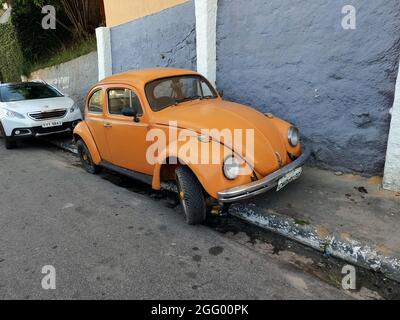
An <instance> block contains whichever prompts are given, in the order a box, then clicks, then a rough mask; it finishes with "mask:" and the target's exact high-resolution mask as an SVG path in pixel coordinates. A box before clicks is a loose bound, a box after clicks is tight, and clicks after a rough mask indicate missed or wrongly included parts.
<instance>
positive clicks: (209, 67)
mask: <svg viewBox="0 0 400 320" xmlns="http://www.w3.org/2000/svg"><path fill="white" fill-rule="evenodd" d="M195 6H196V42H197V44H196V45H197V71H198V72H199V73H201V74H202V75H204V76H205V77H206V78H208V80H210V81H211V83H213V84H214V85H215V82H216V79H217V45H216V41H217V10H218V0H195Z"/></svg>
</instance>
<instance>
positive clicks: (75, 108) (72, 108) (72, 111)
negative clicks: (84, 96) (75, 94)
mask: <svg viewBox="0 0 400 320" xmlns="http://www.w3.org/2000/svg"><path fill="white" fill-rule="evenodd" d="M77 109H78V107H77V106H76V104H74V105H73V106H72V107H71V109H69V111H70V112H71V113H74V112H75V111H76V110H77Z"/></svg>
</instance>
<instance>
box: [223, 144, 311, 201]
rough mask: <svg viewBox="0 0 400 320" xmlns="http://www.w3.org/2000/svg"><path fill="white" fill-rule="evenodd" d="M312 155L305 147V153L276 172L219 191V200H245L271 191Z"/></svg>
mask: <svg viewBox="0 0 400 320" xmlns="http://www.w3.org/2000/svg"><path fill="white" fill-rule="evenodd" d="M310 155H311V150H310V149H307V148H305V149H304V151H303V154H302V155H301V156H300V157H299V158H297V159H296V160H295V161H293V162H292V163H290V164H288V165H287V166H285V167H283V168H281V169H279V170H277V171H275V172H274V173H272V174H270V175H268V176H266V177H265V178H263V179H260V180H257V181H254V182H252V183H249V184H246V185H243V186H239V187H235V188H232V189H228V190H225V191H221V192H218V201H219V202H221V203H231V202H236V201H241V200H245V199H248V198H251V197H254V196H256V195H259V194H261V193H264V192H267V191H270V190H272V189H274V188H276V187H277V186H278V182H279V180H280V179H281V178H283V177H284V176H285V175H287V174H288V173H289V172H291V171H293V170H295V169H297V168H300V167H302V166H303V165H304V163H305V162H306V161H307V159H308V158H309V157H310Z"/></svg>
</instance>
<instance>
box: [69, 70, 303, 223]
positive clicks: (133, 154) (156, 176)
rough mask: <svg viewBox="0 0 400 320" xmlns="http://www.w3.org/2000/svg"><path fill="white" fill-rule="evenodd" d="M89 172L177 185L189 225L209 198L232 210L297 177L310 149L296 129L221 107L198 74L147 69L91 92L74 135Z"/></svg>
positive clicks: (267, 117) (230, 106)
mask: <svg viewBox="0 0 400 320" xmlns="http://www.w3.org/2000/svg"><path fill="white" fill-rule="evenodd" d="M74 140H75V142H76V144H77V147H78V151H79V156H80V158H81V161H82V164H83V166H84V168H85V169H86V170H87V171H88V172H89V173H93V174H94V173H97V172H99V170H100V169H101V168H107V169H110V170H114V171H116V172H118V173H121V174H124V175H127V176H129V177H132V178H135V179H138V180H141V181H143V182H145V183H148V184H150V185H151V186H152V187H153V189H156V190H159V189H160V188H161V183H163V182H171V181H173V182H176V185H177V187H178V192H179V197H180V201H181V204H182V207H183V211H184V213H185V218H186V221H187V222H188V223H189V224H199V223H202V222H204V220H205V219H206V197H207V196H211V197H212V198H214V199H216V200H217V201H218V202H219V203H220V204H228V203H232V202H236V201H240V200H243V199H247V198H250V197H253V196H255V195H258V194H261V193H263V192H267V191H269V190H272V189H276V190H277V191H279V190H281V189H282V188H283V187H285V186H286V185H287V184H288V183H290V182H292V181H294V180H296V179H298V178H299V177H300V176H301V174H302V166H303V164H304V163H305V161H306V160H307V158H308V157H309V155H310V151H308V150H307V149H305V148H302V146H301V141H300V134H299V130H298V129H297V128H295V127H293V126H292V125H291V124H289V123H287V122H285V121H283V120H281V119H279V118H276V117H274V116H273V115H270V114H263V113H260V112H258V111H256V110H255V109H252V108H250V107H247V106H244V105H240V104H237V103H232V102H227V101H224V100H223V99H222V98H221V96H220V95H219V94H218V93H217V91H216V90H215V89H214V87H213V86H212V85H211V84H210V82H209V81H208V80H207V79H205V78H204V77H203V76H201V75H200V74H198V73H196V72H193V71H189V70H182V69H148V70H140V71H130V72H126V73H121V74H116V75H113V76H111V77H108V78H106V79H104V80H102V81H101V82H99V83H98V84H96V85H95V86H94V87H93V88H92V89H91V90H90V91H89V93H88V95H87V98H86V103H85V120H84V121H83V122H81V123H79V124H78V126H77V127H76V128H75V130H74Z"/></svg>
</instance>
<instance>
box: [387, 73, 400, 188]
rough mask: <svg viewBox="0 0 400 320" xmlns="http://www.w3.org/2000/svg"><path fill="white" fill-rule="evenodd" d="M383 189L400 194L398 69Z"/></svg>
mask: <svg viewBox="0 0 400 320" xmlns="http://www.w3.org/2000/svg"><path fill="white" fill-rule="evenodd" d="M383 187H384V188H385V189H387V190H391V191H397V192H400V67H399V73H398V76H397V81H396V90H395V98H394V103H393V108H392V121H391V125H390V133H389V141H388V148H387V155H386V164H385V176H384V179H383Z"/></svg>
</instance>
